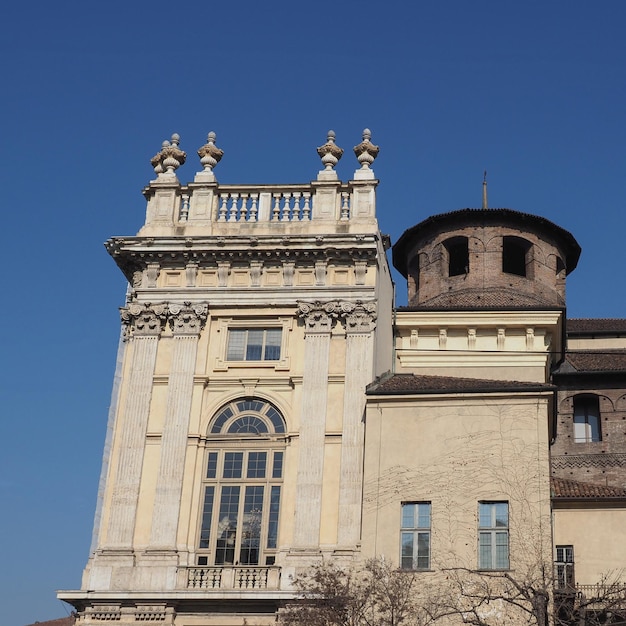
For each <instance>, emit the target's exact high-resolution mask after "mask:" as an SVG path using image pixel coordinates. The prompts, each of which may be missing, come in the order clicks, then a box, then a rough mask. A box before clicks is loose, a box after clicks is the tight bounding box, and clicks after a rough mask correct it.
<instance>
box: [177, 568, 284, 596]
mask: <svg viewBox="0 0 626 626" xmlns="http://www.w3.org/2000/svg"><path fill="white" fill-rule="evenodd" d="M183 571H184V573H185V587H186V588H187V589H216V590H217V589H219V590H227V589H233V590H236V591H243V590H247V589H267V590H277V589H279V588H280V567H258V566H235V567H228V566H217V567H215V566H214V567H188V568H184V570H183Z"/></svg>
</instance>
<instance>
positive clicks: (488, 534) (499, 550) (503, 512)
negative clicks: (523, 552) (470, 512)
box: [478, 502, 509, 569]
mask: <svg viewBox="0 0 626 626" xmlns="http://www.w3.org/2000/svg"><path fill="white" fill-rule="evenodd" d="M478 568H479V569H509V503H508V502H479V503H478Z"/></svg>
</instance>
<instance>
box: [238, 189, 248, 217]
mask: <svg viewBox="0 0 626 626" xmlns="http://www.w3.org/2000/svg"><path fill="white" fill-rule="evenodd" d="M249 195H250V194H247V193H242V194H241V209H240V211H239V221H240V222H245V221H246V217H247V215H248V197H249Z"/></svg>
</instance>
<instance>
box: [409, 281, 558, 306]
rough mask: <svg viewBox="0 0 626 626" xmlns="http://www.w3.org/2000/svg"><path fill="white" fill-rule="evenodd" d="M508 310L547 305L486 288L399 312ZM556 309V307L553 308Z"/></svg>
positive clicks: (527, 296) (524, 295)
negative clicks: (457, 309)
mask: <svg viewBox="0 0 626 626" xmlns="http://www.w3.org/2000/svg"><path fill="white" fill-rule="evenodd" d="M451 308H452V309H456V308H459V309H474V310H476V309H477V308H479V309H485V308H492V309H508V308H525V309H528V308H532V309H537V308H539V309H545V308H546V303H545V301H544V300H541V299H540V298H536V297H534V296H533V295H532V294H527V293H521V292H519V291H515V290H513V289H503V288H497V287H494V288H486V289H481V290H480V291H477V290H476V289H467V290H464V291H460V290H459V291H457V290H455V291H453V292H450V293H442V294H440V295H438V296H435V297H434V298H431V299H430V300H428V301H427V302H423V303H421V304H419V305H416V306H408V307H399V310H405V311H407V310H408V311H419V310H423V309H428V310H430V309H451ZM552 308H555V307H552Z"/></svg>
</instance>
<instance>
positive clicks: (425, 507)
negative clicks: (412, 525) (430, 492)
mask: <svg viewBox="0 0 626 626" xmlns="http://www.w3.org/2000/svg"><path fill="white" fill-rule="evenodd" d="M417 511H418V516H417V527H418V528H430V504H428V503H427V502H423V503H421V504H418V505H417Z"/></svg>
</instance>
